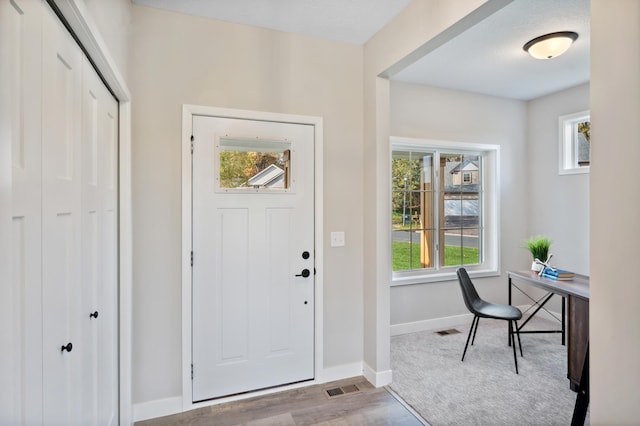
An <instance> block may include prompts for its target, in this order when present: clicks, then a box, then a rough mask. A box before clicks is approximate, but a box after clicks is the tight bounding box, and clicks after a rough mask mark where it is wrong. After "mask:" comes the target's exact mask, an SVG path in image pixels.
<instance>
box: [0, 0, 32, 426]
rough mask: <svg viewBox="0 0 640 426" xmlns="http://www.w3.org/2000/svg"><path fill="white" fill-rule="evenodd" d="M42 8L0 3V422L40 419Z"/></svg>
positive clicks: (28, 2)
mask: <svg viewBox="0 0 640 426" xmlns="http://www.w3.org/2000/svg"><path fill="white" fill-rule="evenodd" d="M41 13H42V10H41V4H40V2H39V1H33V0H9V1H2V2H1V3H0V70H1V72H0V75H1V76H2V79H1V80H2V81H1V83H0V84H1V89H2V90H1V92H2V98H1V100H0V102H1V105H2V106H1V107H0V132H1V133H0V138H1V142H0V145H2V153H1V154H0V157H1V160H0V161H1V163H2V165H1V167H0V168H1V170H2V178H1V179H0V180H1V181H2V182H1V183H2V185H1V186H2V191H3V196H2V205H1V206H0V211H2V217H1V218H0V221H2V223H1V224H0V228H1V232H0V234H1V235H2V236H3V238H2V245H3V248H5V249H6V252H5V251H3V250H0V251H2V253H0V255H1V259H2V261H1V263H2V267H1V268H0V270H1V271H2V278H1V281H2V284H3V285H2V286H1V288H2V294H1V295H0V309H1V311H2V315H3V316H2V324H3V327H2V330H3V333H2V341H3V342H5V347H6V348H10V350H9V349H7V350H5V351H3V356H2V370H1V371H0V377H3V382H4V384H5V386H3V387H2V391H0V402H1V403H0V424H29V425H32V424H33V425H37V424H41V423H42V356H41V354H42V310H41V304H40V300H41V275H42V269H41V255H40V253H41V233H42V227H41V194H42V192H41V178H42V175H41V97H40V94H41V81H42V77H41V75H42V56H41V43H42V32H41V31H42V30H41ZM5 190H6V191H7V192H5ZM5 274H6V278H5ZM5 284H6V285H5ZM5 331H6V335H5Z"/></svg>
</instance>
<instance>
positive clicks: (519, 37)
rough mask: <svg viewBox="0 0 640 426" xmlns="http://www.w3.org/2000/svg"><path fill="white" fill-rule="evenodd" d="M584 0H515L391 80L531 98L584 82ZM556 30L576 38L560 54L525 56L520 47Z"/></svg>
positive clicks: (586, 78) (586, 17) (587, 40)
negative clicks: (572, 34) (570, 33)
mask: <svg viewBox="0 0 640 426" xmlns="http://www.w3.org/2000/svg"><path fill="white" fill-rule="evenodd" d="M589 7H590V4H589V0H515V1H513V2H512V3H510V4H508V5H507V6H505V7H504V8H502V9H501V10H498V11H497V12H495V13H494V14H493V15H491V16H489V17H488V18H486V19H484V20H483V21H481V22H480V23H478V24H476V25H475V26H473V27H471V28H469V29H468V30H467V31H465V32H463V33H462V34H460V35H459V36H457V37H455V38H453V39H452V40H450V41H448V42H447V43H445V44H444V45H442V46H441V47H439V48H437V49H435V50H434V51H432V52H431V53H429V54H427V55H426V56H424V57H423V58H422V59H420V60H418V61H417V62H415V63H414V64H413V65H410V66H408V67H407V68H405V69H404V70H402V71H400V72H398V73H397V74H395V75H393V76H392V77H391V78H392V80H400V81H405V82H412V83H419V84H425V85H430V86H437V87H445V88H450V89H458V90H464V91H470V92H476V93H483V94H488V95H493V96H500V97H506V98H514V99H523V100H530V99H534V98H537V97H540V96H543V95H546V94H549V93H553V92H556V91H558V90H562V89H566V88H568V87H572V86H575V85H578V84H581V83H585V82H587V81H589V44H590V27H589V20H590V18H589V16H590V15H589ZM556 31H575V32H577V33H578V35H579V37H578V39H577V40H576V41H575V43H574V44H573V46H571V48H570V49H569V50H568V51H567V52H566V53H565V54H564V55H561V56H558V57H556V58H553V59H549V60H538V59H533V58H532V57H530V56H529V55H528V54H527V53H526V52H525V51H524V50H522V46H523V45H524V44H525V43H526V42H527V41H529V40H531V39H533V38H535V37H538V36H541V35H543V34H548V33H552V32H556Z"/></svg>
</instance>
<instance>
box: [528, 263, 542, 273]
mask: <svg viewBox="0 0 640 426" xmlns="http://www.w3.org/2000/svg"><path fill="white" fill-rule="evenodd" d="M542 268H544V265H541V264H539V263H536V261H535V260H534V261H533V262H532V263H531V270H532V271H535V272H540V271H541V270H542Z"/></svg>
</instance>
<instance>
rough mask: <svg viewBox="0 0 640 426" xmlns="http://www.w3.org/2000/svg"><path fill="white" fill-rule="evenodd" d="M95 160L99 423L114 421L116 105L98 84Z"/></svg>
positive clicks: (115, 345)
mask: <svg viewBox="0 0 640 426" xmlns="http://www.w3.org/2000/svg"><path fill="white" fill-rule="evenodd" d="M102 94H103V95H102V99H103V101H102V102H101V108H100V121H99V125H100V129H101V131H100V133H99V141H100V143H99V147H100V151H99V152H100V155H99V161H98V165H99V167H98V170H99V174H98V176H99V180H100V182H101V185H100V199H101V210H102V222H101V229H100V237H101V239H100V247H101V250H100V254H101V257H100V262H101V271H102V273H101V274H100V279H101V281H100V287H99V292H98V300H99V306H100V310H101V313H102V312H104V315H103V317H102V318H101V321H100V328H99V331H100V334H99V339H98V362H99V365H100V370H99V375H98V390H99V393H98V399H99V401H100V403H99V407H98V418H99V422H98V423H99V424H100V425H116V424H118V317H117V314H118V263H117V253H118V251H117V250H118V236H117V232H118V204H117V170H118V163H117V158H118V128H119V127H118V104H117V102H116V100H115V99H114V98H113V97H112V96H111V94H110V93H109V92H108V91H107V89H106V88H105V87H104V86H102Z"/></svg>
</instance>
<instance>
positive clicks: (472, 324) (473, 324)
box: [460, 316, 478, 361]
mask: <svg viewBox="0 0 640 426" xmlns="http://www.w3.org/2000/svg"><path fill="white" fill-rule="evenodd" d="M477 319H478V317H477V316H474V317H473V321H471V328H469V335H468V336H467V343H465V345H464V352H462V359H461V360H460V361H464V356H465V354H466V353H467V347H468V346H469V339H471V333H472V332H473V328H474V326H475V325H476V321H477Z"/></svg>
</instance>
